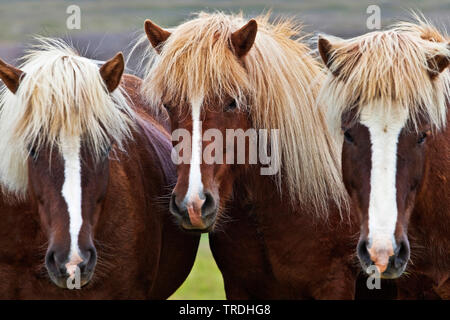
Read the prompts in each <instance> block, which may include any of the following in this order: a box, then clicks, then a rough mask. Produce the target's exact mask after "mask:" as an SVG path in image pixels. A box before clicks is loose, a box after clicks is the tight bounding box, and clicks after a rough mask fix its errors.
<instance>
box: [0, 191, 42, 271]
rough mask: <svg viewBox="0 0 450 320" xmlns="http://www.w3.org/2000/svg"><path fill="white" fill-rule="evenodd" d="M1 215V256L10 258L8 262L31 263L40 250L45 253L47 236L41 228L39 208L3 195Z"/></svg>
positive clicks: (30, 203)
mask: <svg viewBox="0 0 450 320" xmlns="http://www.w3.org/2000/svg"><path fill="white" fill-rule="evenodd" d="M0 213H1V215H2V218H1V219H0V256H1V257H10V259H9V260H8V261H6V262H8V263H15V262H19V261H28V262H29V261H31V260H33V259H34V257H35V256H36V252H38V251H39V250H41V249H42V250H44V252H45V248H44V247H43V246H44V244H45V241H46V240H45V235H44V233H43V232H42V229H41V227H40V222H39V214H38V212H37V208H36V207H35V205H34V203H33V202H32V201H31V200H29V199H26V200H23V201H19V200H16V199H11V198H10V196H5V195H1V197H0ZM17 248H20V250H17ZM16 258H17V259H16ZM16 260H17V261H16ZM0 263H1V261H0ZM30 265H31V263H30Z"/></svg>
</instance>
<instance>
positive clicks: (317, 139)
mask: <svg viewBox="0 0 450 320" xmlns="http://www.w3.org/2000/svg"><path fill="white" fill-rule="evenodd" d="M256 20H257V22H258V32H257V36H256V40H255V43H254V45H253V47H252V48H251V50H250V52H249V53H248V54H247V56H246V57H245V59H244V61H243V64H241V63H240V62H239V60H238V59H237V58H236V56H235V54H234V53H233V51H232V49H231V47H230V36H231V34H232V32H234V31H236V30H238V29H239V28H241V27H242V26H243V25H245V24H246V23H247V21H246V20H244V19H243V17H242V16H241V15H226V14H223V13H214V14H207V13H200V14H199V15H198V17H196V18H195V19H193V20H191V21H188V22H186V23H184V24H182V25H180V26H178V27H176V28H175V29H173V30H172V34H171V36H170V37H169V38H168V40H167V41H166V42H165V43H164V45H163V47H162V50H161V53H160V54H157V53H156V52H155V51H153V50H152V51H151V53H150V57H149V59H150V60H149V64H148V67H147V73H146V74H147V76H146V78H145V80H144V87H143V90H144V93H145V95H146V97H147V98H148V99H149V100H150V101H151V102H154V103H152V105H159V101H161V99H162V101H164V102H166V101H170V102H171V104H172V105H186V103H185V102H188V103H192V102H193V101H197V100H198V99H201V98H203V101H205V99H206V100H207V99H208V98H211V97H214V98H221V97H224V96H227V97H232V98H234V99H235V100H236V102H237V105H238V107H240V108H247V109H248V110H249V112H250V114H251V118H252V120H253V125H254V127H255V128H258V129H259V128H264V129H279V130H280V146H279V148H278V149H279V153H278V154H277V156H278V157H279V159H278V160H280V159H281V162H279V163H281V164H282V170H280V171H281V172H280V174H279V175H278V182H279V185H280V186H282V185H284V186H285V187H287V191H288V192H289V195H290V196H291V199H292V201H293V203H295V204H297V203H298V202H299V201H300V202H304V201H307V202H309V203H313V204H315V205H316V207H318V208H321V209H324V208H326V207H327V204H328V202H329V200H330V199H331V200H334V201H335V202H337V203H338V204H339V203H341V201H342V200H343V199H345V191H344V187H343V184H342V182H341V175H340V169H339V167H340V166H339V161H338V157H337V153H336V151H335V146H334V144H333V142H332V139H331V138H330V136H329V134H328V131H327V127H326V124H325V122H324V119H323V115H322V113H321V112H320V111H319V110H318V109H316V108H315V102H316V97H317V94H318V88H319V84H320V79H319V78H320V75H321V72H320V67H319V65H318V64H317V63H316V62H315V60H314V59H313V58H312V57H311V56H310V55H309V49H308V47H307V46H306V45H305V44H303V43H302V42H301V38H299V37H298V34H299V31H300V28H299V26H298V25H296V24H295V23H293V22H292V21H278V22H276V23H273V24H272V23H270V22H269V21H268V20H269V17H268V16H262V17H258V18H256ZM281 181H283V184H282V183H281Z"/></svg>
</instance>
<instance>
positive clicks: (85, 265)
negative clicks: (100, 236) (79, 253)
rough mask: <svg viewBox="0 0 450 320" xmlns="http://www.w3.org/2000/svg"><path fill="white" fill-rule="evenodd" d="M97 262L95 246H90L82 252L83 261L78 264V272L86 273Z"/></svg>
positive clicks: (92, 268)
mask: <svg viewBox="0 0 450 320" xmlns="http://www.w3.org/2000/svg"><path fill="white" fill-rule="evenodd" d="M96 263H97V252H96V250H95V248H93V247H92V248H90V249H89V250H87V251H86V253H85V254H83V261H82V262H81V263H79V264H78V268H80V273H82V274H83V273H86V272H90V271H92V270H94V267H95V265H96Z"/></svg>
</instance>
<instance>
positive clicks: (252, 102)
mask: <svg viewBox="0 0 450 320" xmlns="http://www.w3.org/2000/svg"><path fill="white" fill-rule="evenodd" d="M268 19H269V17H268V16H265V17H258V18H256V19H252V20H250V21H248V22H247V21H245V20H244V19H243V17H242V16H241V15H226V14H223V13H213V14H207V13H201V14H199V15H198V16H197V17H196V18H194V19H192V20H190V21H187V22H185V23H183V24H181V25H180V26H178V27H176V28H174V29H173V30H171V31H172V32H169V31H167V30H164V29H162V28H161V27H159V26H157V25H156V24H154V23H153V22H151V21H150V20H147V21H146V22H145V32H146V37H147V38H148V40H149V42H150V43H151V45H152V47H153V48H150V49H149V52H148V55H147V58H149V61H148V66H147V69H146V70H147V71H146V77H145V78H144V82H143V86H142V90H143V91H142V92H143V95H144V96H145V97H146V98H147V100H148V101H149V102H150V104H152V105H154V102H156V101H161V102H162V103H163V106H164V107H165V109H166V110H167V111H168V113H169V117H170V122H171V127H172V130H173V137H172V138H173V144H174V147H175V150H178V151H177V152H178V154H177V157H178V158H176V159H177V161H178V162H177V173H178V180H177V184H176V186H175V188H174V191H173V193H172V198H171V202H170V211H171V212H172V214H173V215H174V216H175V217H176V218H177V220H178V222H179V224H180V226H182V227H183V228H184V229H186V230H191V231H197V232H211V233H210V246H211V250H212V252H213V255H214V258H215V260H216V262H217V265H218V267H219V269H220V271H221V272H222V275H223V278H224V283H225V290H226V295H227V298H230V299H352V298H353V297H354V295H355V279H356V277H357V273H358V269H357V261H356V260H355V258H356V257H355V255H354V246H356V241H357V237H356V236H355V235H357V232H358V228H356V227H357V225H356V224H351V223H350V222H349V221H348V219H346V218H345V217H346V216H347V214H346V212H345V210H346V209H345V201H346V191H345V187H344V185H343V183H342V179H341V173H340V162H339V154H338V153H337V151H338V148H336V146H335V142H334V140H333V139H334V138H332V137H331V135H330V133H329V131H328V129H327V125H326V122H325V118H324V115H323V114H322V113H321V111H320V110H318V109H317V108H316V107H315V104H316V97H317V94H318V89H319V84H320V81H319V78H320V74H321V72H322V71H321V68H320V66H319V63H318V62H316V61H315V60H314V59H313V57H312V56H310V55H309V48H308V47H307V46H306V45H305V44H303V43H302V41H301V38H298V36H297V35H298V34H299V32H300V29H299V27H298V26H297V25H296V24H295V23H293V22H292V21H278V22H275V23H270V22H269V21H268ZM251 129H254V130H253V131H252V130H251ZM264 129H266V130H267V131H265V132H266V133H267V132H270V133H267V135H265V134H263V135H259V136H257V137H256V138H255V137H254V136H251V135H252V132H254V131H258V132H261V131H260V130H264ZM230 130H231V131H232V130H234V133H237V132H244V133H246V134H248V136H247V137H244V139H245V141H246V142H248V143H247V144H246V145H245V152H242V150H241V153H239V150H237V149H238V148H239V146H238V145H237V144H235V140H236V141H237V142H238V143H239V141H238V137H237V136H233V135H232V136H231V138H230V136H229V133H230V132H231V131H230ZM272 130H275V131H272ZM276 130H278V131H276ZM183 131H184V132H187V133H189V135H187V137H186V135H182V132H183ZM180 136H183V138H180ZM221 137H222V138H223V140H224V141H223V142H224V143H223V144H220V143H219V144H214V143H216V142H218V141H220V140H221V139H222V138H221ZM264 137H266V138H267V139H265V138H264ZM179 138H180V139H179ZM225 138H226V140H225ZM184 139H187V140H190V143H188V145H189V146H190V147H189V148H177V147H178V146H179V143H182V142H183V141H182V140H184ZM255 140H258V141H259V142H261V141H262V142H261V143H260V144H259V151H261V149H262V150H266V151H270V157H271V159H272V160H273V161H272V162H271V163H269V162H267V161H265V160H264V161H259V162H257V163H251V162H250V161H249V160H250V158H251V157H252V156H254V152H255V150H254V149H253V151H252V150H251V146H250V145H251V142H252V141H253V142H254V141H255ZM245 141H244V143H245ZM213 142H214V143H213ZM241 142H242V141H241ZM213 145H214V147H213ZM233 154H234V155H236V154H238V156H239V154H240V155H241V156H242V157H243V158H244V160H245V161H243V162H244V163H243V164H239V163H237V162H238V161H236V159H234V162H233V161H228V160H225V159H229V156H230V155H233ZM179 159H184V160H183V161H179ZM231 159H232V160H233V158H232V157H231ZM211 160H214V161H211ZM273 164H275V165H273ZM272 165H273V166H272ZM278 166H279V167H278ZM273 168H278V170H272V169H273ZM266 169H270V170H266Z"/></svg>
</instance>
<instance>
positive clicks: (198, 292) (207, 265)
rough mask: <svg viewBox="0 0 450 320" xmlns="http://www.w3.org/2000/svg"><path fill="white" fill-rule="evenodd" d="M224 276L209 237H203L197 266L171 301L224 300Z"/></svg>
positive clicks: (196, 262)
mask: <svg viewBox="0 0 450 320" xmlns="http://www.w3.org/2000/svg"><path fill="white" fill-rule="evenodd" d="M223 299H225V291H224V288H223V280H222V275H221V274H220V271H219V269H218V268H217V265H216V263H215V261H214V259H213V257H212V254H211V251H210V249H209V243H208V236H207V235H206V234H205V235H202V238H201V241H200V247H199V249H198V253H197V258H196V260H195V265H194V267H193V268H192V271H191V274H190V275H189V277H188V279H187V280H186V281H185V282H184V283H183V285H182V286H181V287H180V288H179V289H178V291H177V292H175V293H174V294H173V295H172V296H171V297H170V300H223Z"/></svg>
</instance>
